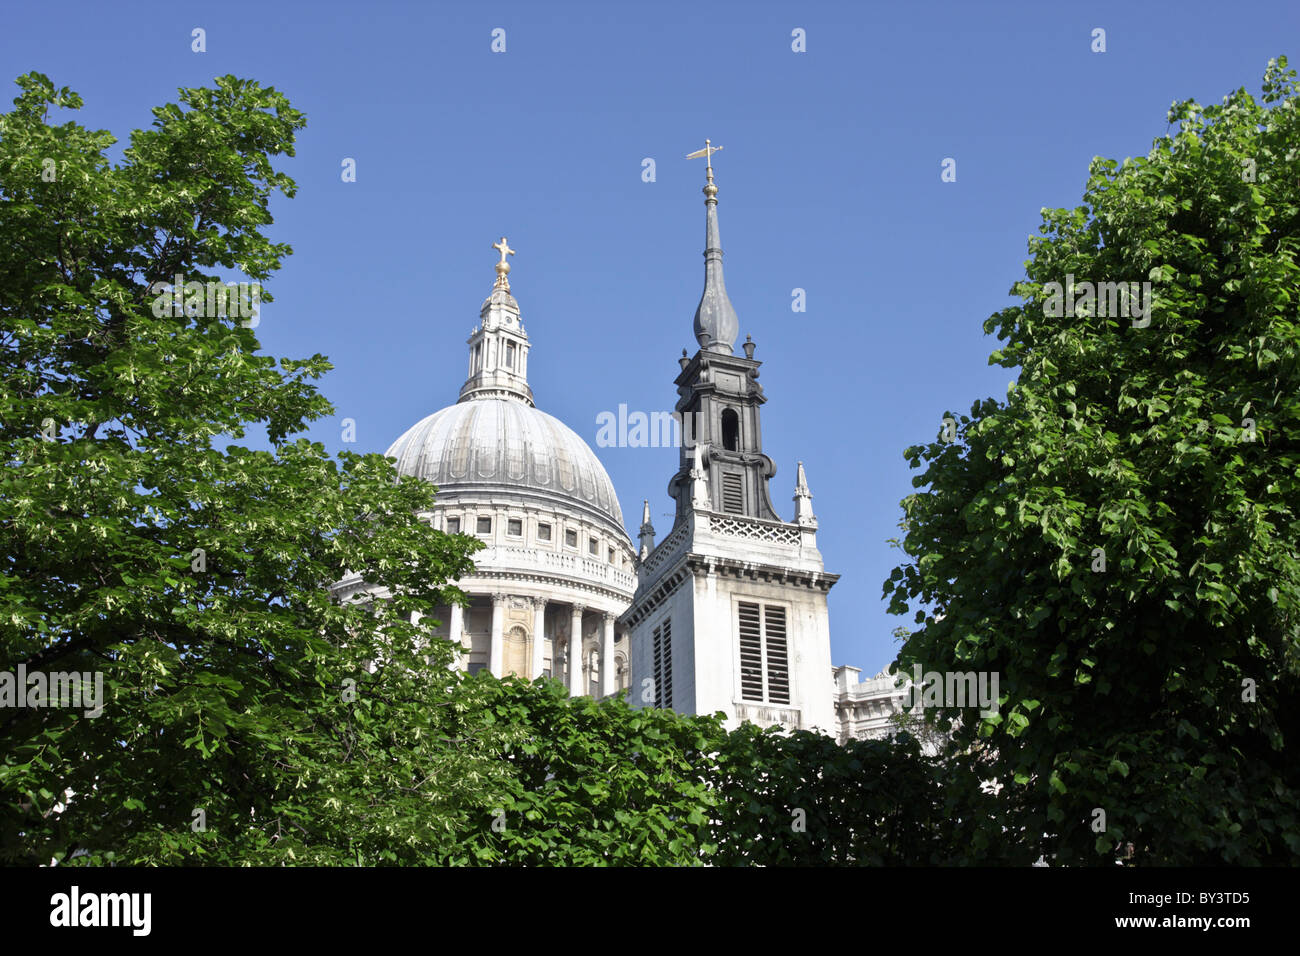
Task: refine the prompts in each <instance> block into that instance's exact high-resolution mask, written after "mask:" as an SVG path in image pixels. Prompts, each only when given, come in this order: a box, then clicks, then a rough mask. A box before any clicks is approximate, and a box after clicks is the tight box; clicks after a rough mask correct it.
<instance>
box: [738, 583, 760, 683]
mask: <svg viewBox="0 0 1300 956" xmlns="http://www.w3.org/2000/svg"><path fill="white" fill-rule="evenodd" d="M740 696H741V697H742V698H743V699H745V700H762V699H763V633H762V623H761V621H760V619H759V614H758V605H757V604H746V603H744V602H743V601H742V602H741V604H740Z"/></svg>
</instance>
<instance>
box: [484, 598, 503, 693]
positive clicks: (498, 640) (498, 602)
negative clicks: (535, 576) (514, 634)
mask: <svg viewBox="0 0 1300 956" xmlns="http://www.w3.org/2000/svg"><path fill="white" fill-rule="evenodd" d="M505 620H506V596H505V595H504V594H494V595H492V647H491V650H489V651H488V670H489V671H491V672H492V676H493V677H500V676H501V672H502V669H503V668H502V660H503V658H504V656H505V653H504V652H505V637H504V635H503V634H502V630H503V629H504V626H505Z"/></svg>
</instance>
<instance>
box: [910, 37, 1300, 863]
mask: <svg viewBox="0 0 1300 956" xmlns="http://www.w3.org/2000/svg"><path fill="white" fill-rule="evenodd" d="M1295 77H1296V74H1295V72H1294V71H1288V70H1286V69H1285V64H1284V61H1280V62H1279V63H1278V64H1270V66H1269V69H1268V72H1267V73H1266V75H1265V80H1264V87H1265V90H1266V91H1269V92H1268V93H1267V94H1266V96H1265V101H1266V102H1271V103H1273V104H1274V105H1273V106H1272V107H1271V108H1264V107H1262V106H1260V105H1258V104H1256V103H1255V102H1254V101H1253V100H1252V99H1251V98H1250V97H1249V95H1247V94H1246V93H1245V91H1244V90H1240V91H1237V92H1236V93H1233V94H1231V95H1230V96H1229V97H1227V98H1226V99H1225V100H1224V102H1223V103H1222V104H1215V105H1210V106H1205V107H1201V106H1200V105H1199V104H1195V103H1193V102H1191V101H1187V102H1184V103H1181V104H1176V105H1175V107H1174V109H1173V110H1171V112H1170V116H1169V118H1170V122H1173V123H1177V124H1179V129H1178V130H1177V132H1176V135H1173V136H1165V137H1162V138H1158V139H1157V140H1156V141H1155V144H1154V147H1153V148H1152V150H1151V152H1150V154H1149V155H1147V156H1146V157H1144V158H1138V159H1136V160H1131V161H1130V160H1126V161H1125V162H1123V163H1122V164H1120V163H1116V162H1114V161H1094V162H1093V163H1092V164H1091V166H1090V168H1089V178H1088V183H1087V187H1086V191H1085V194H1084V197H1083V204H1082V205H1080V206H1079V207H1076V208H1074V209H1055V210H1052V209H1048V210H1044V211H1043V215H1042V226H1041V227H1040V235H1038V236H1035V237H1034V238H1032V239H1031V240H1030V243H1029V250H1030V256H1031V258H1030V259H1029V261H1028V262H1027V263H1026V275H1025V277H1024V278H1023V279H1022V280H1021V281H1018V282H1017V283H1015V285H1014V286H1013V290H1012V291H1013V294H1015V295H1017V296H1019V297H1020V299H1021V300H1022V302H1023V304H1021V305H1017V306H1013V307H1011V308H1008V309H1005V310H1003V311H1002V312H1000V313H998V314H996V315H994V316H991V317H990V318H989V319H988V320H987V321H986V322H985V323H984V327H985V329H986V330H987V331H989V332H993V333H996V334H997V336H998V338H999V340H1000V341H999V343H998V344H999V347H998V349H997V350H995V351H994V352H993V354H992V356H991V357H990V364H1001V365H1003V366H1008V367H1010V366H1012V365H1015V364H1019V366H1020V376H1019V380H1018V382H1017V383H1016V387H1015V388H1014V389H1013V390H1012V391H1010V392H1009V394H1008V398H1007V400H1006V401H1005V402H999V401H996V400H993V399H989V400H986V401H983V402H977V403H975V408H974V411H973V416H972V418H973V420H972V422H971V423H970V425H969V426H967V427H966V428H965V430H964V435H965V438H966V443H965V447H962V448H948V449H944V448H938V447H936V446H934V445H930V446H919V447H917V448H915V449H911V450H909V454H908V456H907V460H908V461H909V462H910V463H911V464H912V465H913V466H914V467H916V468H917V469H918V472H919V473H918V474H917V476H916V477H915V478H914V479H913V484H914V485H915V486H916V487H917V489H918V491H917V493H916V494H914V495H912V496H910V497H909V498H908V499H907V501H906V503H905V508H906V513H907V516H908V521H909V528H908V534H907V537H906V538H905V539H904V541H903V542H902V551H903V553H904V555H905V556H907V557H908V559H909V560H908V563H906V564H904V565H902V566H901V567H900V568H898V569H896V570H895V572H894V573H893V574H891V575H890V579H889V581H888V582H886V584H885V586H884V593H885V595H886V596H887V597H888V598H889V602H890V610H891V611H892V612H895V613H901V614H908V613H912V612H913V611H914V610H916V609H917V608H918V607H919V608H923V609H924V610H925V612H926V613H925V614H922V613H921V612H920V611H917V614H918V617H917V623H918V624H920V625H923V626H922V627H921V628H920V629H919V630H917V631H916V632H915V633H913V634H912V635H911V636H910V637H909V639H908V641H907V643H906V644H905V645H904V647H903V649H902V651H901V652H900V658H899V661H898V664H899V666H900V667H901V668H902V669H904V670H907V669H909V668H910V667H911V666H912V665H913V664H914V663H921V664H924V666H925V667H926V668H927V669H938V670H940V671H943V670H948V669H951V670H962V671H965V670H969V669H972V668H974V669H982V670H987V671H993V672H997V673H999V674H1000V676H1001V687H1002V688H1003V690H1004V692H1007V694H1008V697H1007V701H1006V704H1005V709H1004V716H1005V717H1006V719H1005V720H1003V721H1000V722H997V723H995V722H993V721H987V720H985V721H978V722H976V721H970V720H965V721H963V723H962V724H961V725H960V728H959V730H958V733H957V740H956V744H955V745H956V747H957V749H958V750H959V751H960V750H961V749H962V748H964V747H967V748H974V747H976V746H979V745H985V744H986V745H987V746H988V748H989V750H988V752H991V753H993V754H995V755H996V757H995V759H994V760H993V766H992V767H991V769H990V771H989V775H990V776H997V777H998V778H999V779H1002V780H1013V781H1014V782H1015V785H1014V788H1013V790H1012V791H1010V792H1009V793H1010V800H1011V803H1010V804H1009V806H1010V807H1011V808H1013V809H1014V813H1015V816H1014V818H1011V819H1007V820H1004V821H1003V823H1004V825H1005V826H1007V827H1009V828H1011V829H1014V830H1016V831H1018V832H1023V833H1032V834H1040V833H1043V834H1047V836H1046V838H1045V840H1044V842H1043V849H1044V852H1045V853H1047V854H1048V856H1049V858H1052V859H1055V860H1056V861H1058V862H1069V863H1078V862H1096V863H1099V864H1107V865H1109V864H1112V863H1113V862H1114V859H1115V857H1114V855H1113V850H1114V846H1117V845H1119V843H1120V842H1121V841H1118V840H1116V841H1115V843H1114V844H1111V843H1107V844H1106V846H1107V847H1108V849H1106V850H1105V851H1104V852H1103V855H1102V856H1098V853H1099V852H1102V851H1099V850H1098V846H1100V845H1101V844H1099V843H1098V842H1097V840H1096V834H1094V833H1093V832H1092V831H1091V830H1090V829H1089V828H1088V827H1087V826H1086V825H1079V824H1077V823H1076V821H1080V820H1085V819H1086V818H1087V816H1088V814H1089V813H1090V812H1091V810H1092V808H1094V807H1104V808H1106V812H1107V814H1108V816H1109V818H1110V819H1111V821H1112V830H1113V828H1114V827H1115V826H1121V825H1122V826H1124V827H1127V830H1126V836H1125V841H1132V842H1133V843H1134V845H1135V847H1137V850H1136V854H1137V855H1136V856H1135V857H1134V860H1135V861H1136V862H1140V863H1213V862H1225V861H1232V862H1234V863H1240V862H1246V861H1252V862H1293V855H1292V854H1293V851H1292V849H1291V848H1290V847H1289V845H1288V844H1287V842H1286V841H1285V840H1282V839H1279V838H1277V837H1276V836H1269V835H1268V833H1269V832H1270V831H1269V830H1267V829H1266V828H1264V826H1263V824H1264V823H1265V822H1268V821H1270V820H1277V819H1281V818H1282V817H1288V818H1294V817H1295V815H1296V810H1297V803H1298V802H1300V798H1298V796H1297V789H1298V785H1300V776H1298V775H1297V774H1298V771H1297V769H1296V767H1295V766H1294V764H1291V765H1288V764H1287V763H1286V761H1284V760H1282V759H1281V758H1280V756H1279V751H1277V750H1275V749H1274V747H1275V745H1276V744H1277V743H1278V742H1279V741H1286V740H1288V739H1291V740H1292V742H1294V739H1295V738H1297V736H1298V735H1300V723H1298V718H1297V713H1298V712H1297V709H1296V708H1295V706H1294V701H1295V700H1296V699H1297V696H1298V694H1300V625H1298V624H1297V621H1300V617H1298V616H1297V615H1298V614H1300V574H1298V573H1297V572H1298V570H1300V567H1298V562H1297V558H1296V554H1297V553H1298V552H1300V547H1298V544H1300V514H1298V513H1297V512H1298V509H1300V445H1298V444H1297V442H1296V440H1295V436H1296V435H1300V397H1298V396H1300V322H1298V321H1297V317H1296V312H1295V306H1294V290H1295V289H1297V288H1300V218H1298V217H1297V210H1298V209H1300V180H1298V179H1297V177H1296V175H1295V143H1296V142H1300V109H1297V108H1296V105H1297V103H1298V102H1300V92H1298V90H1300V88H1298V87H1297V84H1296V79H1295ZM1270 97H1271V99H1270ZM1251 169H1253V170H1254V171H1255V175H1253V176H1252V175H1250V174H1249V173H1248V172H1247V171H1248V170H1251ZM1143 280H1145V281H1149V282H1150V283H1151V284H1152V289H1151V295H1150V303H1151V309H1150V316H1149V318H1150V323H1149V324H1148V325H1145V326H1143V325H1142V324H1141V323H1135V322H1133V321H1131V318H1133V317H1131V316H1127V315H1123V314H1102V313H1101V309H1100V302H1101V300H1100V295H1098V296H1097V299H1096V301H1095V302H1094V303H1093V304H1092V307H1091V308H1089V309H1084V310H1082V311H1077V312H1076V313H1075V314H1069V313H1068V312H1067V311H1065V310H1064V309H1049V308H1047V301H1048V297H1047V294H1046V291H1045V290H1046V289H1048V288H1049V284H1051V283H1057V284H1059V285H1060V286H1061V287H1062V288H1065V287H1067V286H1069V285H1070V284H1071V283H1073V284H1074V285H1076V286H1081V285H1082V284H1083V283H1092V284H1094V285H1095V286H1096V287H1097V288H1100V287H1101V284H1103V283H1123V282H1141V281H1143ZM1245 419H1250V420H1251V421H1250V423H1249V425H1248V424H1247V423H1246V422H1245V421H1244V420H1245ZM1101 555H1104V560H1102V559H1101V558H1100V557H1099V556H1101ZM1227 675H1231V676H1230V677H1229V676H1227ZM1233 678H1235V680H1234V679H1233ZM1242 680H1252V681H1255V682H1257V683H1259V685H1260V687H1261V688H1262V686H1263V683H1266V684H1267V685H1268V691H1269V694H1270V695H1273V696H1270V697H1269V698H1268V699H1267V700H1265V697H1264V696H1263V695H1262V694H1260V695H1258V696H1256V697H1255V698H1254V700H1253V702H1248V701H1246V700H1244V699H1243V691H1242V684H1241V681H1242ZM1029 701H1034V702H1039V701H1041V702H1042V707H1043V712H1045V713H1043V716H1042V717H1039V716H1037V715H1036V717H1035V719H1034V720H1032V721H1028V720H1027V719H1026V718H1025V716H1024V714H1023V713H1022V711H1026V712H1027V710H1028V704H1029ZM952 716H956V715H955V714H954V715H952ZM1193 743H1194V745H1195V748H1196V755H1195V758H1192V757H1190V756H1189V755H1188V754H1187V753H1186V752H1184V750H1183V749H1182V748H1183V747H1185V746H1189V745H1190V744H1193ZM1117 755H1118V756H1117ZM1203 756H1210V757H1212V762H1209V763H1202V762H1201V760H1200V758H1201V757H1203ZM1067 764H1069V765H1076V766H1077V767H1078V768H1079V769H1078V770H1077V771H1075V770H1068V771H1064V772H1063V773H1062V774H1061V776H1059V777H1058V776H1053V774H1055V773H1056V772H1057V768H1063V767H1066V766H1067ZM1117 779H1123V781H1124V786H1123V788H1122V789H1121V788H1117V787H1116V786H1115V780H1117ZM1067 781H1068V784H1069V786H1068V791H1067V790H1064V789H1061V787H1063V786H1064V785H1065V783H1066V782H1067ZM1058 784H1060V786H1058ZM1229 793H1238V794H1240V795H1241V796H1240V798H1233V799H1229V798H1228V797H1227V796H1225V795H1226V794H1229ZM1006 795H1007V793H1004V796H1006ZM1139 814H1142V816H1141V819H1140V821H1139V820H1138V816H1139ZM1117 821H1118V822H1117ZM1131 821H1138V822H1137V823H1136V824H1134V823H1132V822H1131Z"/></svg>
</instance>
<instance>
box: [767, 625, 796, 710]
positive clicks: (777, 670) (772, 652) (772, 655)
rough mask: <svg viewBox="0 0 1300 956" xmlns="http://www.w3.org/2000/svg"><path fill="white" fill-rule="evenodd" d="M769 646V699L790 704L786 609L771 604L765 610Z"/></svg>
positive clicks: (774, 702)
mask: <svg viewBox="0 0 1300 956" xmlns="http://www.w3.org/2000/svg"><path fill="white" fill-rule="evenodd" d="M763 622H764V625H765V630H766V631H767V634H766V638H767V639H766V642H765V643H766V646H767V699H768V700H769V701H771V702H772V703H773V704H788V703H790V664H789V661H788V659H787V656H786V643H785V608H783V607H780V606H778V605H774V604H769V605H767V607H765V608H763Z"/></svg>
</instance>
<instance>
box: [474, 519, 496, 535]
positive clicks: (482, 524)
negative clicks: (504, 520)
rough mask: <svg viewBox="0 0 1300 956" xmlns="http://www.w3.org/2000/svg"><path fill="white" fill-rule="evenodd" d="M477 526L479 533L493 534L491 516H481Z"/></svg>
mask: <svg viewBox="0 0 1300 956" xmlns="http://www.w3.org/2000/svg"><path fill="white" fill-rule="evenodd" d="M475 527H476V529H477V531H478V533H479V534H491V533H492V519H491V518H486V517H480V518H479V519H478V524H477V525H476V526H475Z"/></svg>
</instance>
